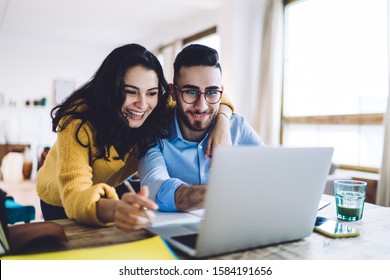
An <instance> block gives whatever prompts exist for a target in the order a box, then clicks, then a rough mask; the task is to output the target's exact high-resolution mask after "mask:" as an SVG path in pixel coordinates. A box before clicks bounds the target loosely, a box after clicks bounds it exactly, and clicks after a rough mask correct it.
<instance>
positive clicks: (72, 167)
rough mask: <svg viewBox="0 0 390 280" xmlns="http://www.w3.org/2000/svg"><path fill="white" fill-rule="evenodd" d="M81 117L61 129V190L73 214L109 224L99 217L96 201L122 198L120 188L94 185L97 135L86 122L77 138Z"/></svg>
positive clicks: (64, 205)
mask: <svg viewBox="0 0 390 280" xmlns="http://www.w3.org/2000/svg"><path fill="white" fill-rule="evenodd" d="M79 125H80V121H77V120H74V121H72V122H71V123H69V124H68V125H67V126H66V128H65V129H64V130H62V131H60V132H59V133H58V145H57V149H58V150H57V153H58V161H57V165H58V166H57V170H58V176H59V180H58V182H59V192H60V197H61V200H62V204H63V207H64V209H65V212H66V214H67V216H68V217H69V218H72V219H75V220H77V221H79V222H82V223H86V224H93V225H108V224H104V223H102V222H101V221H100V220H99V219H98V217H97V211H96V202H97V201H98V200H99V199H100V198H103V197H104V198H109V199H118V196H117V194H116V191H115V189H114V188H113V187H110V186H109V185H107V184H104V183H99V184H96V185H94V184H93V181H92V177H93V170H92V167H91V166H92V152H93V151H94V150H93V148H94V140H93V139H94V138H93V133H92V130H91V129H90V127H89V126H88V125H86V124H84V125H83V126H82V127H81V129H80V131H79V133H78V136H79V140H80V141H81V143H82V144H83V145H80V143H79V142H78V141H77V139H76V133H77V129H78V127H79Z"/></svg>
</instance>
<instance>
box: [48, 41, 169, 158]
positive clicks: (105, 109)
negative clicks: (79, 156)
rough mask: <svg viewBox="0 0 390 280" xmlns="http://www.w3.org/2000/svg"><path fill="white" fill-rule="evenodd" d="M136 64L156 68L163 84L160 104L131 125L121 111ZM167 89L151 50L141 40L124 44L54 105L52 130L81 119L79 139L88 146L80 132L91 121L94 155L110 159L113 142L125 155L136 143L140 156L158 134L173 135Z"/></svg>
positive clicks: (160, 82)
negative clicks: (128, 77)
mask: <svg viewBox="0 0 390 280" xmlns="http://www.w3.org/2000/svg"><path fill="white" fill-rule="evenodd" d="M134 66H142V67H145V68H146V69H150V70H153V71H155V72H156V74H157V78H158V88H159V93H158V104H157V106H156V108H155V109H154V110H153V112H152V113H151V114H150V115H149V117H148V118H147V119H146V120H145V122H144V123H143V124H142V125H141V126H140V127H139V128H130V127H129V125H128V121H127V120H126V118H125V117H124V116H123V115H122V111H121V107H122V105H123V103H124V101H125V98H126V93H125V90H124V82H123V79H124V75H125V73H126V71H127V70H128V69H129V68H131V67H134ZM167 90H168V84H167V81H166V80H165V78H164V74H163V70H162V67H161V64H160V62H159V61H158V59H157V58H156V57H155V56H154V55H153V54H152V53H151V52H149V51H148V50H146V49H145V48H144V47H143V46H141V45H138V44H128V45H124V46H121V47H119V48H116V49H115V50H113V51H112V52H111V53H110V54H109V55H108V56H107V57H106V59H105V60H104V61H103V63H102V65H101V66H100V67H99V69H98V70H97V71H96V73H95V75H94V76H93V77H92V78H91V79H90V81H88V82H87V83H86V84H84V85H83V86H82V87H80V88H79V89H77V90H76V91H74V92H73V93H72V94H71V95H70V96H69V97H68V98H67V99H66V100H65V101H64V102H63V103H62V104H60V105H57V106H56V107H54V108H53V109H52V111H51V116H52V119H53V122H52V130H53V131H54V132H57V131H61V130H63V129H65V127H66V126H67V125H68V124H69V123H70V122H71V121H72V120H75V119H80V120H81V124H80V126H79V127H78V129H77V132H76V139H77V141H78V142H79V143H80V145H82V146H87V143H82V142H81V141H80V139H79V132H80V129H81V127H82V126H83V124H85V123H86V122H88V123H90V124H91V125H92V128H93V130H94V132H95V141H96V145H97V147H98V150H99V152H98V154H97V155H93V156H94V159H98V158H105V159H106V160H108V158H109V156H110V149H109V148H110V147H111V146H114V147H115V148H116V149H117V151H118V153H119V154H120V155H122V156H123V155H124V154H125V153H127V152H129V151H130V149H131V148H132V147H134V146H136V147H137V149H136V153H137V156H138V157H142V156H143V155H145V153H146V151H147V149H148V148H150V147H152V146H154V145H155V144H156V143H157V139H158V138H166V137H167V136H168V135H169V129H168V127H169V126H168V124H169V121H168V114H169V112H168V109H167V98H168V91H167ZM62 119H63V120H62ZM61 120H62V121H61Z"/></svg>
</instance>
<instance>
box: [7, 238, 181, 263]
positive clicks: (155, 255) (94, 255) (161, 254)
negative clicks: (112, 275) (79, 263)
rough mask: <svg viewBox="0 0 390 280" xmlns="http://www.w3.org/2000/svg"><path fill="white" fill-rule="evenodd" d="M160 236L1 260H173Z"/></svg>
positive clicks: (9, 257) (14, 256) (173, 256)
mask: <svg viewBox="0 0 390 280" xmlns="http://www.w3.org/2000/svg"><path fill="white" fill-rule="evenodd" d="M175 259H177V257H176V255H175V254H174V253H173V252H172V251H171V249H170V248H169V247H168V245H167V244H166V243H165V242H164V240H163V239H162V238H161V236H154V237H151V238H147V239H144V240H139V241H134V242H129V243H123V244H116V245H109V246H103V247H95V248H83V249H74V250H66V251H58V252H49V253H38V254H28V255H9V256H3V257H1V260H175Z"/></svg>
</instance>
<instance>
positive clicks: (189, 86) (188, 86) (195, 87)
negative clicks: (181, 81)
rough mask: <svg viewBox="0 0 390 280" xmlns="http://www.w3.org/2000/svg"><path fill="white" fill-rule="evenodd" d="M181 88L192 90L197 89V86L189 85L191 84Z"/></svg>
mask: <svg viewBox="0 0 390 280" xmlns="http://www.w3.org/2000/svg"><path fill="white" fill-rule="evenodd" d="M183 88H194V89H199V87H198V86H194V85H191V84H186V85H184V86H183Z"/></svg>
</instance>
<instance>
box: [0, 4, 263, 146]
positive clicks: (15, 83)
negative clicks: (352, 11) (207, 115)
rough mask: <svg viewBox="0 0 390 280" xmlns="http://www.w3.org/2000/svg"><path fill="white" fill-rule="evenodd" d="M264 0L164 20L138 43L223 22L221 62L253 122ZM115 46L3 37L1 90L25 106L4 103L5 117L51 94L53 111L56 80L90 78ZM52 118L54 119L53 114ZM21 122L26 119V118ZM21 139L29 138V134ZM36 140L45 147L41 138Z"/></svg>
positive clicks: (151, 43)
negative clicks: (176, 20)
mask: <svg viewBox="0 0 390 280" xmlns="http://www.w3.org/2000/svg"><path fill="white" fill-rule="evenodd" d="M263 2H264V1H259V0H246V1H245V2H244V3H245V4H243V2H242V1H240V0H227V1H224V4H223V6H222V7H220V8H219V9H218V10H217V11H211V10H210V11H205V12H204V13H202V14H197V15H196V16H194V17H193V18H189V19H188V20H186V21H183V22H180V23H172V22H171V23H167V24H162V25H161V26H159V27H158V28H156V34H155V36H152V37H151V38H149V39H148V40H145V42H137V43H140V44H143V45H144V46H145V47H147V48H148V49H150V50H153V49H155V48H157V47H159V46H162V45H165V44H169V43H171V42H173V41H175V40H177V39H179V38H183V37H187V36H190V35H193V34H195V33H198V32H200V31H203V30H205V29H207V28H210V27H212V26H215V25H217V29H218V32H219V33H220V35H221V63H222V67H223V70H224V85H225V88H226V92H228V93H229V95H230V96H231V98H232V99H233V102H234V103H235V105H236V110H237V112H239V113H241V114H243V115H244V116H245V117H246V118H247V119H248V121H249V122H250V123H253V121H254V119H253V116H254V111H255V110H256V108H254V106H255V104H256V102H255V100H253V99H251V98H249V97H248V96H247V95H246V93H247V92H251V91H252V89H253V88H254V81H255V80H256V78H257V77H253V73H255V72H256V71H255V70H256V67H257V65H254V63H253V61H258V58H256V57H255V56H256V48H257V47H258V46H259V44H260V41H259V40H260V39H259V38H258V37H259V36H257V30H259V28H260V27H259V26H257V23H259V22H260V21H259V20H257V19H256V18H257V17H258V16H259V15H260V14H261V10H262V5H263ZM124 43H129V42H124ZM115 47H116V46H111V47H108V46H107V45H105V46H99V45H87V44H82V43H74V42H72V43H68V44H58V43H56V42H53V41H47V40H45V39H43V38H25V37H11V36H9V37H8V38H7V37H2V39H1V42H0V94H2V95H3V96H4V99H5V101H4V102H5V104H8V103H9V101H10V100H14V101H15V102H16V104H17V107H18V108H21V109H16V108H15V110H13V108H12V107H11V108H8V109H9V110H4V107H1V104H0V120H1V119H2V120H4V119H7V118H9V119H12V118H14V117H18V118H26V117H27V115H26V116H24V114H23V113H21V112H22V111H23V108H25V106H24V103H25V101H26V100H27V99H29V100H30V99H41V98H43V97H46V99H47V103H48V105H47V106H46V109H50V108H51V107H52V105H53V82H54V80H57V79H61V80H73V81H75V82H76V83H77V85H80V84H81V83H84V82H86V81H87V80H88V79H89V78H90V77H91V76H92V75H93V74H94V72H95V71H96V69H97V68H98V66H99V65H100V63H101V62H102V61H103V59H104V58H105V57H106V55H107V54H108V53H109V52H110V51H111V50H112V49H113V48H115ZM0 101H1V100H0ZM46 109H45V110H46ZM10 112H11V113H10ZM12 112H14V113H12ZM42 114H46V113H42ZM47 117H48V121H50V118H49V116H48V115H47ZM34 121H35V120H34V119H31V127H40V125H38V124H34ZM18 122H19V123H25V121H23V120H19V121H18ZM3 123H4V121H3ZM31 127H30V128H31ZM4 133H5V128H4V126H3V127H2V123H1V121H0V143H2V142H4V141H5V140H4ZM21 133H23V132H21ZM2 134H3V137H2ZM15 139H25V136H24V135H22V136H18V137H16V138H15ZM49 139H51V138H49ZM34 141H35V140H34ZM36 141H37V142H38V143H37V145H39V144H40V143H39V141H40V140H36Z"/></svg>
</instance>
